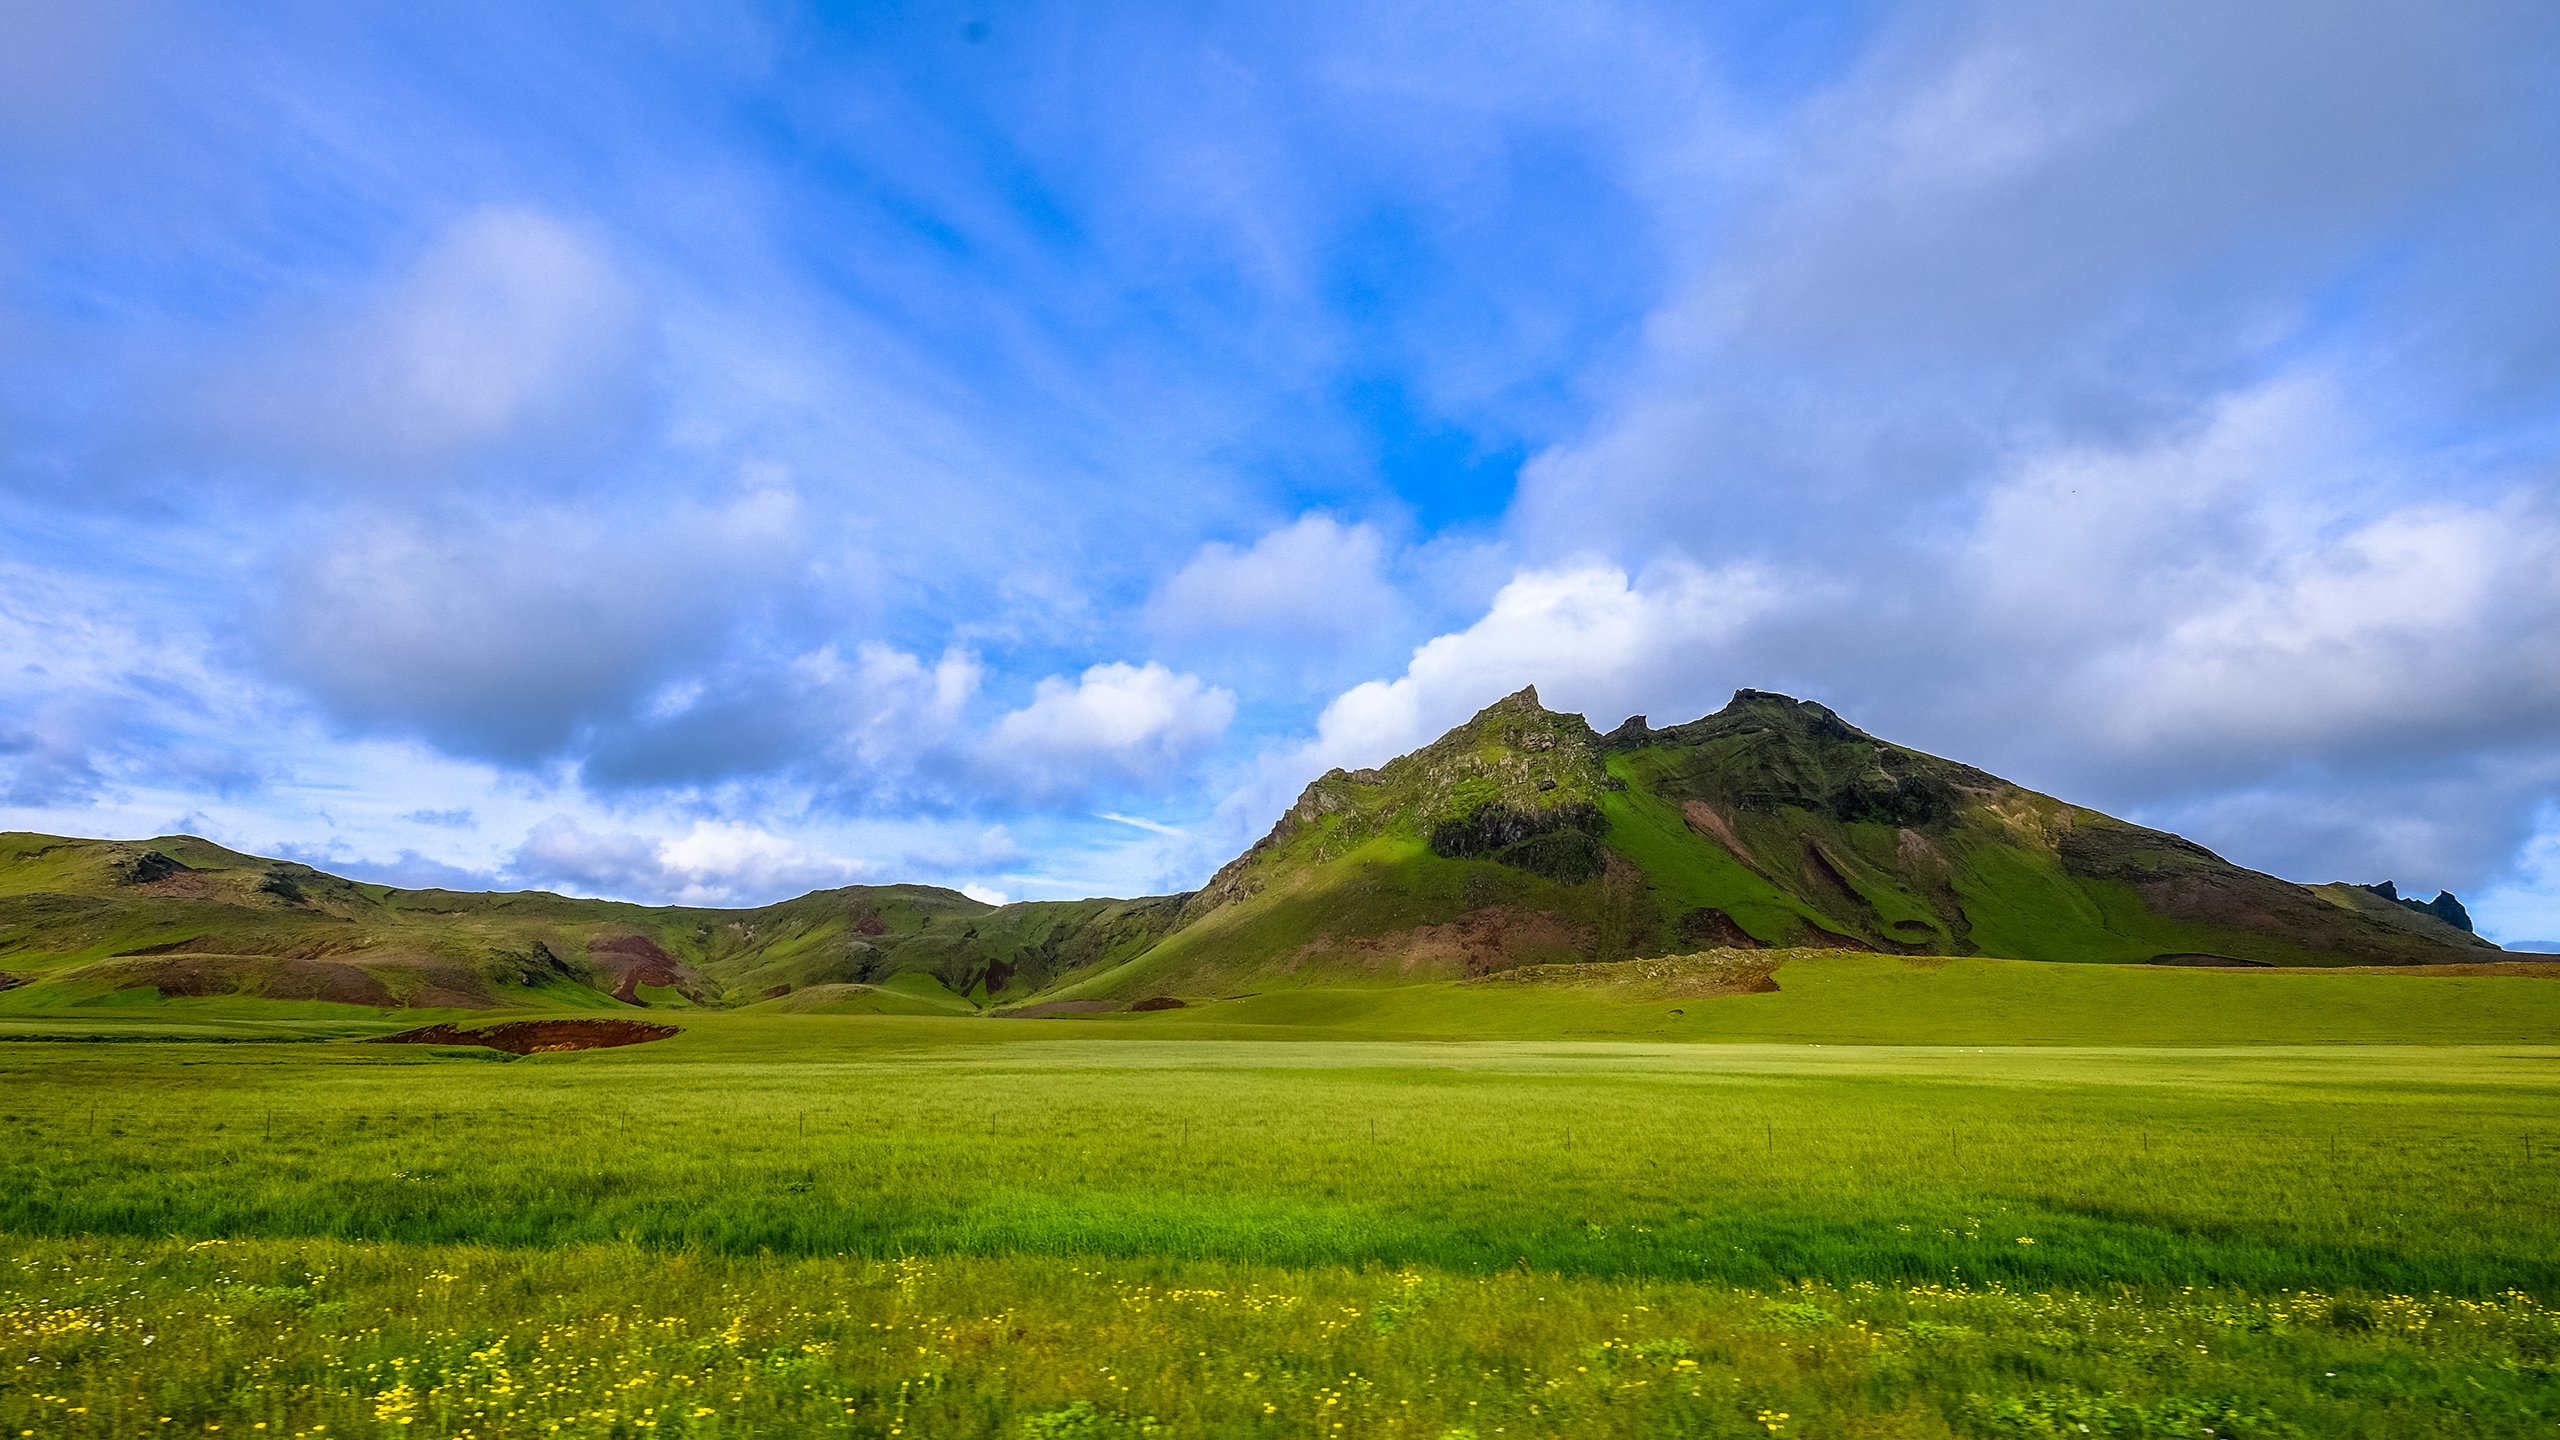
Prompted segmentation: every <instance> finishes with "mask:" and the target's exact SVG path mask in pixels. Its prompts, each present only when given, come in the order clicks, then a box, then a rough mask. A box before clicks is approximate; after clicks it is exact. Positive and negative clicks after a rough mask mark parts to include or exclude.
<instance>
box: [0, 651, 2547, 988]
mask: <svg viewBox="0 0 2560 1440" xmlns="http://www.w3.org/2000/svg"><path fill="white" fill-rule="evenodd" d="M2457 921H2458V922H2459V923H2457ZM2467 926H2468V916H2467V914H2464V913H2463V912H2462V910H2461V907H2460V902H2459V901H2458V900H2456V899H2454V897H2452V896H2451V895H2450V894H2445V895H2441V896H2439V898H2438V900H2437V901H2434V902H2425V903H2420V902H2414V901H2408V900H2405V899H2402V898H2400V897H2399V896H2398V895H2397V892H2396V889H2395V888H2393V887H2391V886H2390V885H2389V883H2388V882H2384V883H2383V884H2380V885H2372V886H2365V885H2356V884H2348V883H2343V882H2341V883H2333V884H2327V885H2309V886H2306V885H2299V884H2295V883H2293V882H2290V881H2285V880H2281V879H2278V878H2276V877H2274V876H2269V875H2264V874H2261V873H2259V872H2256V871H2251V870H2246V869H2244V868H2242V867H2239V866H2235V865H2232V864H2230V863H2229V862H2227V861H2225V860H2223V859H2222V858H2221V857H2219V856H2217V855H2215V854H2213V852H2211V851H2209V850H2207V849H2205V848H2204V847H2203V846H2200V845H2197V844H2195V843H2194V842H2192V841H2189V840H2186V839H2184V838H2183V837H2180V836H2176V835H2171V834H2168V833H2166V832H2162V831H2156V830H2150V829H2147V828H2145V827H2142V826H2138V825H2133V824H2130V823H2128V822H2125V821H2122V820H2118V819H2115V818H2114V817H2112V816H2108V815H2105V814H2103V813H2101V812H2099V811H2096V810H2092V809H2089V808H2087V807H2085V806H2077V805H2072V804H2068V803H2066V802H2063V801H2060V800H2057V799H2055V798H2054V797H2051V796H2047V795H2042V794H2040V793H2038V792H2034V791H2030V790H2027V789H2025V788H2024V787H2022V786H2018V785H2014V784H2012V783H2010V782H2008V781H2006V780H2003V779H2001V778H1999V777H1998V776H1995V775H1992V774H1990V773H1989V772H1987V771H1983V770H1980V769H1977V768H1975V767H1973V766H1970V765H1966V764H1963V763H1961V762H1957V761H1952V760H1946V759H1943V758H1941V757H1938V756H1934V755H1929V754H1927V753H1925V752H1921V751H1917V750H1913V749H1910V748H1908V747H1904V746H1900V745H1895V744H1893V743H1891V742H1888V741H1885V740H1882V739H1879V738H1878V737H1876V736H1874V735H1871V734H1869V733H1867V732H1866V731H1864V730H1861V729H1859V728H1858V727H1856V726H1854V725H1852V724H1850V723H1849V722H1847V721H1846V720H1844V719H1842V718H1841V717H1840V716H1839V715H1838V714H1836V713H1835V712H1833V711H1832V710H1830V709H1829V708H1828V707H1826V706H1823V705H1821V704H1819V703H1817V702H1814V701H1809V700H1798V699H1794V698H1792V697H1789V696H1785V695H1780V694H1776V693H1774V692H1769V691H1759V690H1741V691H1737V692H1736V693H1735V695H1734V698H1733V700H1732V701H1731V702H1730V703H1728V704H1727V705H1726V706H1725V707H1724V708H1723V709H1721V710H1718V711H1716V712H1714V713H1713V714H1710V715H1706V716H1702V717H1700V718H1699V719H1697V720H1694V721H1689V722H1686V723H1683V724H1679V725H1673V726H1669V727H1665V728H1655V727H1653V726H1652V725H1650V724H1649V723H1648V721H1647V720H1646V718H1645V717H1643V716H1634V717H1630V718H1629V719H1627V720H1626V721H1624V722H1622V723H1621V724H1619V725H1618V726H1617V727H1615V728H1614V729H1612V730H1610V731H1608V732H1606V733H1602V732H1600V731H1598V730H1596V729H1594V728H1593V727H1592V726H1591V725H1590V723H1589V722H1588V721H1587V720H1586V719H1585V718H1584V717H1582V716H1580V715H1572V714H1564V713H1559V712H1556V711H1551V710H1548V709H1547V708H1546V707H1545V706H1544V705H1543V703H1541V701H1540V700H1539V697H1538V694H1537V691H1536V689H1535V687H1528V688H1524V689H1522V690H1520V691H1517V692H1515V693H1513V694H1511V695H1508V696H1505V697H1503V698H1502V699H1500V700H1497V701H1495V702H1494V703H1493V704H1491V705H1488V706H1486V707H1485V708H1484V709H1483V710H1481V711H1479V712H1477V714H1476V715H1474V716H1473V717H1471V718H1470V719H1469V720H1468V721H1466V722H1465V723H1464V724H1461V725H1459V726H1456V727H1454V728H1452V729H1451V730H1450V731H1448V732H1447V733H1446V734H1444V735H1442V736H1440V737H1439V738H1438V739H1436V740H1434V741H1432V742H1431V743H1429V744H1427V745H1424V746H1422V747H1420V748H1419V749H1417V750H1414V751H1412V752H1410V753H1409V754H1406V755H1402V756H1399V757H1397V758H1396V759H1394V760H1391V761H1389V762H1387V763H1386V764H1384V765H1381V766H1378V767H1374V768H1369V769H1361V770H1345V769H1336V770H1331V771H1328V772H1326V773H1325V774H1324V775H1322V776H1319V777H1317V778H1316V779H1315V780H1314V781H1312V782H1310V783H1309V784H1308V785H1307V786H1306V788H1305V789H1304V790H1303V791H1302V792H1301V793H1300V795H1299V796H1298V799H1297V800H1296V802H1295V803H1293V804H1292V805H1291V806H1290V807H1289V808H1288V809H1287V810H1286V811H1284V812H1283V813H1282V814H1281V816H1280V817H1279V818H1278V820H1276V821H1275V822H1274V824H1273V825H1272V827H1271V829H1270V831H1269V832H1268V833H1266V834H1265V835H1264V836H1263V837H1262V838H1261V839H1259V840H1257V841H1255V842H1254V843H1253V844H1252V845H1251V846H1249V847H1247V848H1246V849H1245V850H1244V851H1243V852H1242V853H1241V854H1239V855H1237V856H1236V857H1235V858H1234V859H1233V860H1231V861H1229V862H1228V863H1227V864H1226V865H1224V866H1221V867H1220V868H1219V870H1218V871H1217V872H1216V873H1215V874H1214V875H1212V876H1211V878H1210V879H1209V881H1208V882H1207V883H1206V884H1204V885H1203V886H1202V887H1201V888H1200V889H1198V890H1195V891H1190V892H1185V893H1182V894H1177V895H1167V896H1142V897H1137V898H1134V899H1125V900H1124V899H1088V900H1072V901H1025V902H1016V903H1014V904H1011V905H1004V906H995V905H988V904H985V903H983V902H979V901H976V900H972V899H970V898H969V897H967V896H965V895H963V894H961V893H960V892H958V891H955V890H949V889H945V888H943V887H937V886H925V885H860V886H846V887H840V888H837V889H832V890H821V891H813V892H810V893H809V894H807V895H803V896H799V897H796V898H794V899H791V900H785V901H780V902H777V903H775V904H772V905H765V906H755V907H747V908H743V909H736V910H728V909H714V908H709V907H688V906H644V905H635V904H630V903H628V902H620V901H604V900H583V899H576V898H572V897H567V896H561V895H555V894H552V893H551V892H547V891H512V892H471V891H448V890H405V889H399V888H396V887H389V886H381V885H372V884H367V883H365V882H360V881H354V880H348V879H345V878H343V877H339V876H335V875H330V874H328V873H326V872H324V871H320V870H317V869H315V868H313V867H311V866H308V865H302V864H299V863H297V862H292V861H281V860H267V859H263V858H261V857H257V856H252V855H246V854H243V853H241V852H238V851H232V850H228V849H226V848H224V847H221V846H219V845H215V844H213V843H212V842H210V841H205V840H202V839H199V838H197V837H193V836H162V837H156V838H154V839H152V840H149V841H91V840H77V839H68V838H63V837H53V836H38V835H33V834H27V833H12V834H7V835H0V1005H6V1006H9V1007H11V1008H25V1007H30V1006H37V1005H44V1004H98V1003H124V1002H125V1001H127V1000H131V999H134V998H135V997H144V998H148V997H153V996H224V995H229V996H253V997H260V998H266V999H272V1000H291V1001H305V1002H335V1003H351V1004H369V1005H376V1006H394V1005H397V1006H411V1007H418V1008H485V1007H490V1006H503V1005H511V1004H551V1005H558V1004H573V1005H590V1004H592V1005H600V1006H614V1005H650V1004H655V1005H668V1004H675V1005H687V1004H690V1005H735V1004H753V1003H761V1002H766V1001H779V1000H782V999H784V998H785V997H789V996H794V995H798V996H800V997H801V998H800V999H799V1000H798V1001H796V1002H795V1004H794V1008H838V1009H855V1010H866V1009H867V1010H888V1011H915V1010H920V1011H924V1012H968V1011H973V1010H976V1009H979V1008H1009V1007H1013V1006H1018V1005H1023V1004H1027V1003H1032V1002H1035V1001H1037V1002H1067V1003H1073V1002H1127V1001H1131V1000H1136V999H1140V998H1145V997H1147V996H1178V995H1185V994H1189V995H1218V994H1231V993H1236V992H1237V991H1239V990H1240V989H1245V988H1252V987H1260V986H1271V985H1307V984H1326V983H1361V984H1377V983H1392V982H1394V981H1397V980H1419V979H1444V978H1464V977H1468V976H1475V975H1483V974H1488V973H1492V972H1495V971H1500V970H1508V969H1512V968H1515V967H1520V966H1534V965H1557V964H1575V963H1589V962H1595V961H1596V962H1603V963H1608V962H1616V961H1624V960H1632V959H1640V958H1644V957H1647V956H1658V955H1670V954H1680V953H1691V952H1695V951H1698V950H1701V949H1709V948H1737V949H1753V948H1787V947H1806V946H1811V947H1817V948H1831V949H1848V950H1866V951H1873V952H1880V953H1887V954H1944V955H1968V954H1984V955H1999V956H2004V957H2007V958H2016V959H2033V960H2054V961H2075V960H2076V961H2113V962H2118V963H2166V964H2224V965H2285V966H2294V965H2376V964H2380V965H2409V964H2425V963H2431V962H2432V963H2446V962H2456V961H2465V960H2478V959H2481V958H2483V957H2484V956H2488V955H2497V954H2501V953H2503V952H2501V951H2499V950H2498V949H2497V948H2496V947H2495V946H2492V945H2490V944H2488V942H2486V941H2483V940H2480V939H2479V938H2478V937H2476V936H2474V935H2471V934H2469V933H2467ZM821 992H823V993H821Z"/></svg>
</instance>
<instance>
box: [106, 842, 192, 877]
mask: <svg viewBox="0 0 2560 1440" xmlns="http://www.w3.org/2000/svg"><path fill="white" fill-rule="evenodd" d="M186 868H187V867H186V866H184V865H181V864H179V863H178V862H177V861H175V860H172V859H170V858H169V857H168V856H166V855H163V854H161V853H160V852H159V851H157V850H144V851H141V852H139V853H136V854H132V855H127V856H125V857H124V858H123V859H121V860H119V861H117V862H116V878H117V879H118V880H121V881H123V882H124V883H125V884H127V885H150V884H153V883H155V882H157V881H161V880H166V879H168V878H169V877H170V876H172V875H176V874H178V873H180V872H182V871H184V870H185V869H186Z"/></svg>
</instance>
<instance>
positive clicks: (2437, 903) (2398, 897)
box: [2356, 880, 2479, 935]
mask: <svg viewBox="0 0 2560 1440" xmlns="http://www.w3.org/2000/svg"><path fill="white" fill-rule="evenodd" d="M2356 888H2358V889H2360V890H2366V891H2370V892H2371V893H2373V894H2376V895H2379V896H2381V897H2382V898H2383V899H2385V900H2388V901H2390V902H2391V903H2393V904H2395V905H2399V906H2403V907H2405V908H2407V909H2410V910H2415V911H2416V912H2418V913H2419V914H2421V915H2433V916H2434V917H2436V918H2437V919H2438V920H2441V921H2443V922H2444V923H2446V924H2447V925H2450V926H2452V927H2453V928H2454V929H2456V930H2459V931H2461V932H2462V933H2464V934H2466V935H2476V934H2478V933H2479V932H2478V931H2476V930H2474V929H2472V928H2471V912H2470V911H2469V910H2466V909H2464V908H2463V906H2462V902H2461V901H2460V900H2458V899H2456V898H2454V894H2453V892H2452V891H2450V890H2439V891H2437V892H2436V898H2434V899H2433V900H2412V899H2410V898H2409V897H2408V896H2406V895H2403V894H2401V893H2400V887H2399V886H2398V885H2395V884H2393V883H2392V882H2390V881H2388V880H2385V881H2383V882H2382V883H2381V884H2379V885H2360V886H2358V887H2356Z"/></svg>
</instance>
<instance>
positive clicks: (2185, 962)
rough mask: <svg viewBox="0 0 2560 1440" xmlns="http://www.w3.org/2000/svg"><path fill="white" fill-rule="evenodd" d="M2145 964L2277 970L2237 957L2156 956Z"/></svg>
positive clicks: (2258, 962) (2190, 968)
mask: <svg viewBox="0 0 2560 1440" xmlns="http://www.w3.org/2000/svg"><path fill="white" fill-rule="evenodd" d="M2143 963H2145V964H2148V965H2174V966H2177V967H2179V968H2181V969H2189V970H2272V969H2274V968H2275V967H2274V966H2272V965H2270V964H2268V963H2267V962H2266V961H2264V960H2243V959H2241V958H2239V957H2238V956H2236V955H2203V954H2178V955H2154V956H2152V957H2151V958H2150V959H2149V960H2147V961H2145V962H2143Z"/></svg>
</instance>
